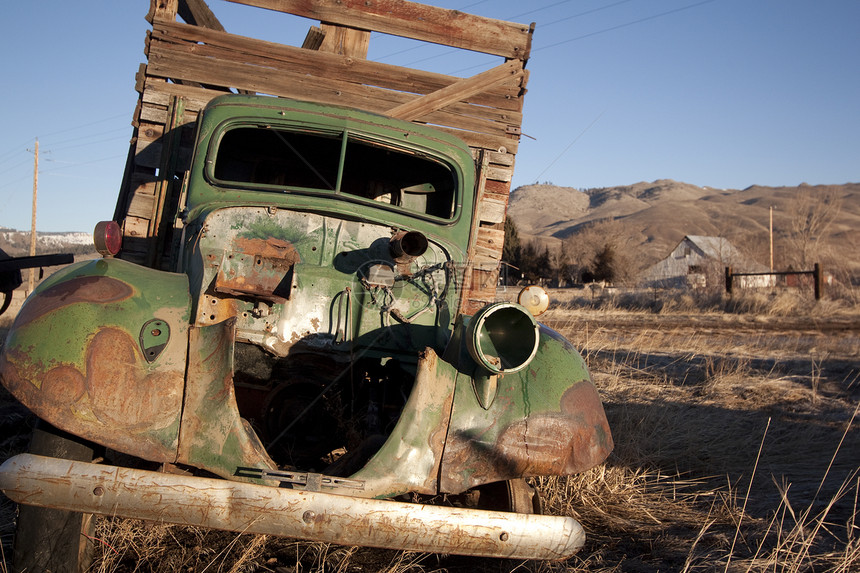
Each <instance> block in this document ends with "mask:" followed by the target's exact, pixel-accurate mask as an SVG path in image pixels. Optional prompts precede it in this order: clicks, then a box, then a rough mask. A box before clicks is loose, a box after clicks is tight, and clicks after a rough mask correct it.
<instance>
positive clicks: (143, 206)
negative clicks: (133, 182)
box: [128, 183, 155, 233]
mask: <svg viewBox="0 0 860 573" xmlns="http://www.w3.org/2000/svg"><path fill="white" fill-rule="evenodd" d="M152 188H153V189H155V184H154V183H153V184H152ZM154 208H155V195H153V194H150V193H145V192H141V190H140V189H139V188H138V190H137V192H135V194H134V195H133V196H132V198H131V204H130V205H129V206H128V215H129V216H130V217H135V218H136V219H137V220H138V221H140V220H143V219H146V220H150V219H152V213H153V209H154ZM141 227H142V224H141ZM148 229H149V224H147V231H146V232H147V233H148V232H149V231H148Z"/></svg>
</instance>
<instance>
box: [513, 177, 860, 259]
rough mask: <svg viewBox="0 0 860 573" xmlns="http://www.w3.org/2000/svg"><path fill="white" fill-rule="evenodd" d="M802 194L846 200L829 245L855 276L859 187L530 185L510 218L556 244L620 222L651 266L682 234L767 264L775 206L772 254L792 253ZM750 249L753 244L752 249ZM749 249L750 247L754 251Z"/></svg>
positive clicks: (517, 197)
mask: <svg viewBox="0 0 860 573" xmlns="http://www.w3.org/2000/svg"><path fill="white" fill-rule="evenodd" d="M802 190H811V191H813V192H823V191H828V190H835V191H836V192H837V193H838V194H839V196H840V197H841V209H840V212H839V215H838V217H837V218H836V220H835V221H834V223H833V224H832V225H831V226H830V229H829V235H828V237H827V240H828V242H829V243H830V244H831V245H832V246H834V247H835V248H836V250H837V252H838V253H839V255H840V257H843V256H844V257H845V262H846V263H847V264H848V265H849V266H850V267H851V268H852V269H854V270H860V183H847V184H844V185H816V186H810V185H800V186H797V187H763V186H759V185H753V186H751V187H747V188H746V189H743V190H736V189H714V188H711V187H697V186H695V185H690V184H689V183H681V182H678V181H672V180H671V179H660V180H657V181H654V182H653V183H646V182H641V183H635V184H633V185H625V186H621V187H606V188H598V189H585V190H578V189H574V188H572V187H559V186H555V185H525V186H522V187H518V188H517V189H515V190H514V191H513V192H512V193H511V199H510V204H509V207H508V215H509V216H510V218H511V219H512V220H513V221H514V223H516V225H517V230H518V232H519V234H520V236H521V238H524V239H526V240H528V239H536V240H538V241H541V242H548V243H558V242H559V241H562V240H563V239H565V238H566V237H569V236H571V235H573V234H575V233H576V232H577V231H578V230H580V229H582V228H583V226H585V225H588V224H589V223H592V222H597V221H603V220H608V219H616V220H618V221H620V222H621V223H623V224H624V225H625V227H626V228H627V229H628V231H629V232H630V233H631V235H633V236H634V238H635V241H637V242H638V243H639V244H640V246H641V249H642V253H643V255H644V256H645V257H646V258H647V259H648V260H647V261H644V262H646V263H650V262H656V261H657V260H659V259H661V258H663V257H665V256H666V255H668V254H669V252H670V251H671V250H672V248H673V247H675V246H676V245H677V244H678V243H679V242H680V241H681V239H683V238H684V236H685V235H714V236H722V237H726V238H728V239H730V240H732V241H736V242H738V243H741V244H746V246H747V250H748V251H750V252H753V253H758V254H759V259H760V260H761V262H766V261H765V260H764V259H763V258H762V257H763V256H766V255H764V253H765V252H767V245H768V221H769V216H770V213H769V211H770V207H773V208H774V211H773V220H774V245H775V247H774V250H775V251H776V253H777V254H776V258H777V260H778V259H779V253H780V252H781V251H780V249H783V250H784V249H787V248H789V247H788V246H787V245H786V244H785V241H784V240H782V239H784V237H785V234H786V232H787V231H788V229H789V222H790V221H789V217H790V212H791V203H792V201H794V200H795V198H796V197H797V196H798V195H799V194H800V192H801V191H802ZM750 243H752V245H750ZM750 247H751V248H750Z"/></svg>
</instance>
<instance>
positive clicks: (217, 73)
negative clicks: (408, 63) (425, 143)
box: [147, 42, 508, 136]
mask: <svg viewBox="0 0 860 573" xmlns="http://www.w3.org/2000/svg"><path fill="white" fill-rule="evenodd" d="M196 51H198V50H196V49H194V48H193V47H192V48H186V51H183V50H182V49H178V48H175V47H172V48H168V47H167V46H162V44H161V43H159V42H153V44H152V45H151V47H150V64H149V65H148V66H147V70H148V73H149V74H152V75H159V76H163V77H169V78H174V79H182V80H190V81H196V82H200V83H203V84H213V85H217V83H218V82H221V83H222V84H227V85H229V86H230V87H235V88H240V89H247V90H251V91H256V92H260V93H268V94H274V95H280V96H285V97H294V98H296V99H303V100H309V101H317V102H321V103H332V104H336V105H345V106H349V107H355V108H359V109H365V110H368V111H374V112H377V113H384V112H385V111H386V110H388V109H390V108H392V107H394V106H395V105H396V104H400V103H405V101H408V100H409V98H412V97H414V96H410V95H409V94H405V93H403V92H396V91H392V90H383V89H381V88H375V87H371V86H364V85H356V84H351V83H345V82H334V81H331V80H324V79H321V78H316V77H311V76H307V75H304V74H298V73H293V72H290V71H287V70H283V71H282V70H279V71H278V72H277V73H272V70H271V69H270V68H262V67H257V66H252V65H249V64H243V63H239V62H230V61H225V60H223V59H221V60H218V65H217V66H213V60H212V59H210V58H207V57H202V56H200V55H198V54H197V53H195V52H196ZM311 53H313V52H311ZM472 108H475V109H474V110H473V109H472ZM452 109H454V110H455V112H454V113H452V112H450V111H448V110H444V111H439V112H435V113H432V114H429V115H428V116H426V117H424V118H422V120H423V121H426V122H427V123H430V124H433V125H442V126H453V127H457V128H461V129H468V130H472V131H478V132H481V133H489V134H495V135H499V136H504V134H505V133H506V132H507V127H508V124H505V123H501V122H498V121H491V120H486V119H484V118H481V117H473V116H471V115H468V114H467V113H464V112H468V113H472V112H473V111H474V112H475V113H484V114H489V113H492V110H488V109H484V110H481V109H480V108H479V107H478V106H467V107H466V108H457V107H456V106H452Z"/></svg>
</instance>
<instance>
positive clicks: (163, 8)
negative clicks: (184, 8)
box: [146, 0, 179, 22]
mask: <svg viewBox="0 0 860 573" xmlns="http://www.w3.org/2000/svg"><path fill="white" fill-rule="evenodd" d="M178 9H179V0H150V2H149V13H148V14H147V15H146V21H147V22H155V21H157V20H168V21H172V20H175V19H176V12H177V10H178Z"/></svg>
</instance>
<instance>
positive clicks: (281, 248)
mask: <svg viewBox="0 0 860 573" xmlns="http://www.w3.org/2000/svg"><path fill="white" fill-rule="evenodd" d="M233 244H234V246H235V248H236V250H237V251H239V252H242V253H245V254H248V255H257V256H259V257H263V258H264V259H281V260H283V262H284V263H285V264H286V265H292V264H295V263H298V262H301V257H300V256H299V252H298V251H297V250H296V248H295V247H294V246H293V244H292V243H290V242H289V241H283V240H281V239H275V238H268V239H243V238H241V237H237V238H236V240H235V241H234V243H233Z"/></svg>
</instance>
